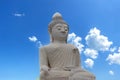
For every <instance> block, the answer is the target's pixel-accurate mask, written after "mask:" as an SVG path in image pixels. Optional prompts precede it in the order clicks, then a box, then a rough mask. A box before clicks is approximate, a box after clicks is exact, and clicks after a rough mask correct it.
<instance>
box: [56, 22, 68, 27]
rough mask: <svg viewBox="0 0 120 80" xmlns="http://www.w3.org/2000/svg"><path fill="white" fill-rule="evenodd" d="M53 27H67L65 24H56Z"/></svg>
mask: <svg viewBox="0 0 120 80" xmlns="http://www.w3.org/2000/svg"><path fill="white" fill-rule="evenodd" d="M55 26H56V27H58V26H64V27H67V24H62V23H58V24H56V25H55Z"/></svg>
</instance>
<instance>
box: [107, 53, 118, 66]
mask: <svg viewBox="0 0 120 80" xmlns="http://www.w3.org/2000/svg"><path fill="white" fill-rule="evenodd" d="M106 60H107V61H109V64H110V65H111V64H118V65H120V52H119V53H114V54H109V55H108V57H107V59H106Z"/></svg>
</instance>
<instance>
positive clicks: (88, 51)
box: [84, 48, 98, 59]
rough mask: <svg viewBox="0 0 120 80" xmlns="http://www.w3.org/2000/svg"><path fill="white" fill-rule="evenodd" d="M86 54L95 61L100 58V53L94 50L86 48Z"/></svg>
mask: <svg viewBox="0 0 120 80" xmlns="http://www.w3.org/2000/svg"><path fill="white" fill-rule="evenodd" d="M84 54H85V55H86V56H88V57H90V58H93V59H96V58H97V56H98V52H97V51H96V50H94V49H89V48H86V49H85V51H84Z"/></svg>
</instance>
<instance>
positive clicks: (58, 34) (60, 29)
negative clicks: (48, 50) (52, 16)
mask: <svg viewBox="0 0 120 80" xmlns="http://www.w3.org/2000/svg"><path fill="white" fill-rule="evenodd" d="M51 35H52V37H53V38H54V39H55V38H56V39H63V38H64V39H66V38H67V36H68V26H67V25H66V24H60V23H59V24H56V25H55V26H54V27H53V28H52V33H51Z"/></svg>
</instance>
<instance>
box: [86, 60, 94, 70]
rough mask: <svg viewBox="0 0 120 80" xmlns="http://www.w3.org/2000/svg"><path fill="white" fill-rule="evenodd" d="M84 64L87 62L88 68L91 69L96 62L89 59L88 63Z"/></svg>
mask: <svg viewBox="0 0 120 80" xmlns="http://www.w3.org/2000/svg"><path fill="white" fill-rule="evenodd" d="M84 62H85V65H86V67H89V68H92V67H93V65H94V61H93V60H92V59H89V58H88V59H86V61H84Z"/></svg>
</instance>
